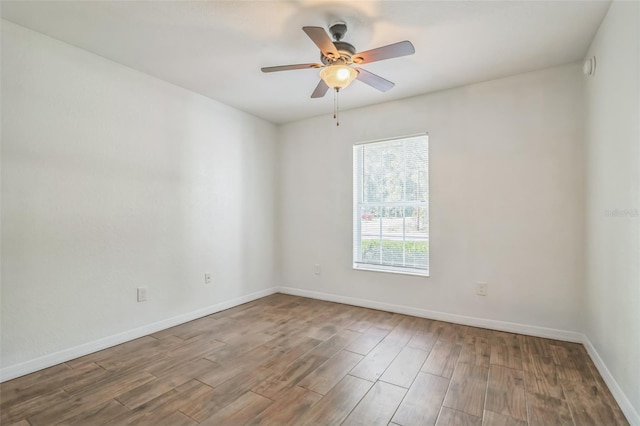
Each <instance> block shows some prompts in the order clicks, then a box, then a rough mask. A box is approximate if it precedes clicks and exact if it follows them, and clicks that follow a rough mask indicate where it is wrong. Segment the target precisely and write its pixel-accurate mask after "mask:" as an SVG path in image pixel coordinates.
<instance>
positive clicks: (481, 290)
mask: <svg viewBox="0 0 640 426" xmlns="http://www.w3.org/2000/svg"><path fill="white" fill-rule="evenodd" d="M476 294H477V295H478V296H486V295H487V283H476Z"/></svg>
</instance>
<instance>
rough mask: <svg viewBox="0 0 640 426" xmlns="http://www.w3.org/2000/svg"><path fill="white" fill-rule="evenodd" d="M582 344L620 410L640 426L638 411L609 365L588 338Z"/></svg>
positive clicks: (636, 425)
mask: <svg viewBox="0 0 640 426" xmlns="http://www.w3.org/2000/svg"><path fill="white" fill-rule="evenodd" d="M582 343H583V344H584V347H585V348H586V349H587V353H588V354H589V356H590V357H591V360H592V361H593V363H594V364H595V366H596V368H597V369H598V372H599V373H600V375H601V376H602V379H603V380H604V381H605V383H606V384H607V386H608V387H609V390H610V391H611V394H612V395H613V397H614V398H615V400H616V402H617V403H618V405H619V406H620V409H621V410H622V412H623V413H624V415H625V416H626V417H627V420H628V421H629V423H630V424H631V425H634V426H640V414H638V411H636V409H635V408H634V407H633V405H632V404H631V401H629V398H627V395H625V393H624V392H623V391H622V388H620V385H618V382H617V381H616V379H615V378H614V377H613V375H612V374H611V372H610V371H609V369H608V368H607V365H606V364H605V363H604V361H603V360H602V358H600V354H598V351H596V348H595V347H594V346H593V344H592V343H591V341H590V340H589V338H588V337H587V336H584V340H583V342H582Z"/></svg>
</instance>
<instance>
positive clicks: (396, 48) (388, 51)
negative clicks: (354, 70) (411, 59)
mask: <svg viewBox="0 0 640 426" xmlns="http://www.w3.org/2000/svg"><path fill="white" fill-rule="evenodd" d="M414 53H416V49H415V48H414V47H413V44H411V42H410V41H407V40H405V41H400V42H398V43H394V44H389V45H387V46H382V47H378V48H377V49H371V50H367V51H365V52H360V53H356V54H355V55H354V56H353V62H354V63H356V64H368V63H369V62H375V61H382V60H384V59H391V58H397V57H400V56H406V55H413V54H414Z"/></svg>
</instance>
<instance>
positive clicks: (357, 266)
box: [353, 263, 429, 278]
mask: <svg viewBox="0 0 640 426" xmlns="http://www.w3.org/2000/svg"><path fill="white" fill-rule="evenodd" d="M353 269H354V270H356V271H369V272H386V273H389V274H399V275H413V276H418V277H425V278H429V271H428V270H426V271H425V270H424V269H412V268H394V267H392V266H378V265H365V264H361V263H354V264H353Z"/></svg>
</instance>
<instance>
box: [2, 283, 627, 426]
mask: <svg viewBox="0 0 640 426" xmlns="http://www.w3.org/2000/svg"><path fill="white" fill-rule="evenodd" d="M0 397H1V400H0V401H1V402H0V411H1V415H0V423H1V424H2V425H10V424H18V425H25V426H26V425H53V424H80V425H91V426H93V425H126V424H137V425H154V426H155V425H172V426H173V425H195V424H205V425H243V424H256V425H257V424H272V425H280V424H301V425H302V424H310V425H323V424H345V425H378V424H380V425H387V424H392V425H433V424H437V425H617V424H628V423H627V422H626V420H625V418H624V416H623V414H622V412H621V411H620V409H619V407H618V405H617V404H616V402H615V401H614V399H613V397H612V395H611V394H610V392H609V390H608V389H607V387H606V385H605V384H604V382H603V380H602V378H601V377H600V375H599V374H598V372H597V371H596V369H595V367H594V365H593V364H592V362H591V360H590V359H589V357H588V355H587V353H586V351H585V349H584V347H583V346H582V345H579V344H574V343H566V342H561V341H555V340H548V339H541V338H536V337H530V336H523V335H517V334H511V333H503V332H497V331H490V330H485V329H480V328H474V327H466V326H461V325H456V324H449V323H444V322H440V321H432V320H427V319H422V318H415V317H410V316H406V315H398V314H392V313H388V312H382V311H376V310H371V309H364V308H358V307H353V306H348V305H341V304H337V303H329V302H323V301H318V300H313V299H306V298H301V297H294V296H287V295H282V294H276V295H273V296H269V297H265V298H263V299H260V300H257V301H254V302H251V303H247V304H244V305H241V306H238V307H236V308H233V309H229V310H226V311H223V312H219V313H216V314H214V315H210V316H208V317H204V318H201V319H199V320H196V321H192V322H189V323H186V324H183V325H180V326H177V327H173V328H171V329H168V330H164V331H161V332H159V333H156V334H152V335H149V336H146V337H143V338H140V339H137V340H133V341H131V342H128V343H125V344H122V345H119V346H116V347H113V348H109V349H106V350H103V351H101V352H96V353H94V354H91V355H87V356H85V357H82V358H79V359H76V360H73V361H69V362H67V363H64V364H60V365H56V366H54V367H51V368H48V369H46V370H42V371H39V372H36V373H33V374H30V375H28V376H24V377H21V378H18V379H15V380H11V381H8V382H5V383H3V384H2V385H0Z"/></svg>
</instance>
